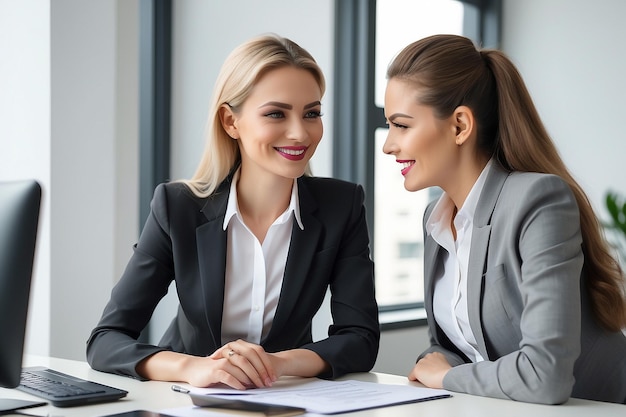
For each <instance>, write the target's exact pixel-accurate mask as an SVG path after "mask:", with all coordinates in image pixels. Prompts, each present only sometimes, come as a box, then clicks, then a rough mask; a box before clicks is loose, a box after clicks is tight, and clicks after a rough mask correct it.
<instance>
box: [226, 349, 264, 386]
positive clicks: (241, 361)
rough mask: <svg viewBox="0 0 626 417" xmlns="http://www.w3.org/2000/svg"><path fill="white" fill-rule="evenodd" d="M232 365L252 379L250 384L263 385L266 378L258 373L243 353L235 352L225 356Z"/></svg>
mask: <svg viewBox="0 0 626 417" xmlns="http://www.w3.org/2000/svg"><path fill="white" fill-rule="evenodd" d="M227 360H228V362H230V363H231V364H232V365H233V366H236V367H237V368H239V369H240V370H241V371H242V372H243V373H245V375H246V376H247V377H248V378H249V379H250V380H251V381H252V384H253V385H254V386H255V387H257V388H261V387H265V386H268V385H267V380H266V379H265V378H264V377H263V376H262V375H261V374H260V373H259V371H258V370H257V369H256V368H255V367H254V365H253V364H252V363H251V362H250V361H249V360H248V358H246V356H244V355H240V354H238V353H235V354H233V355H231V356H229V357H228V358H227Z"/></svg>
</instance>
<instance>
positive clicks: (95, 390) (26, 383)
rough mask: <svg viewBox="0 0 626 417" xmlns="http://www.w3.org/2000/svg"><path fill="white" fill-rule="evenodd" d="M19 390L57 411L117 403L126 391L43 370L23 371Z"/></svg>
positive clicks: (36, 368) (39, 367)
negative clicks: (47, 402) (61, 408)
mask: <svg viewBox="0 0 626 417" xmlns="http://www.w3.org/2000/svg"><path fill="white" fill-rule="evenodd" d="M17 389H18V390H20V391H23V392H27V393H29V394H32V395H34V396H36V397H39V398H43V399H44V400H47V401H49V402H50V403H52V405H54V406H55V407H70V406H77V405H86V404H95V403H102V402H109V401H115V400H118V399H120V398H123V397H125V396H126V394H128V392H127V391H124V390H121V389H118V388H114V387H110V386H108V385H102V384H98V383H96V382H92V381H87V380H85V379H81V378H77V377H74V376H71V375H68V374H64V373H62V372H58V371H55V370H52V369H48V368H45V367H41V366H36V367H30V368H23V369H22V376H21V379H20V385H19V386H18V387H17Z"/></svg>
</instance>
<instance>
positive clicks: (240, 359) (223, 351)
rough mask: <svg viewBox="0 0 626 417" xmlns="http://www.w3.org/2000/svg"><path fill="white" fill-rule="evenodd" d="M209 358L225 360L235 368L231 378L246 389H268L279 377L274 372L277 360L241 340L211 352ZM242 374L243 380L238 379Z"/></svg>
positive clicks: (259, 347) (252, 344)
mask: <svg viewBox="0 0 626 417" xmlns="http://www.w3.org/2000/svg"><path fill="white" fill-rule="evenodd" d="M209 358H210V359H213V360H226V361H227V362H228V363H229V364H230V365H231V366H233V367H235V368H237V372H236V375H233V376H236V377H237V379H238V380H239V381H240V382H241V383H242V384H244V385H247V387H248V388H250V387H256V388H261V387H270V386H272V384H273V383H274V381H276V380H277V379H278V377H279V376H280V375H281V373H279V372H277V370H276V368H277V365H278V360H277V358H275V357H274V356H273V355H271V354H269V353H267V352H265V350H264V349H263V348H262V347H261V346H259V345H255V344H254V343H249V342H246V341H244V340H241V339H240V340H237V341H235V342H230V343H227V344H225V345H224V346H222V347H221V348H219V349H218V350H216V351H215V352H213V354H211V355H210V356H209ZM229 369H230V368H229ZM242 373H243V375H245V378H243V379H242V378H240V376H241V374H242ZM228 385H230V384H228ZM230 386H232V385H230ZM233 388H236V387H233Z"/></svg>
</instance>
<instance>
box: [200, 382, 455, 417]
mask: <svg viewBox="0 0 626 417" xmlns="http://www.w3.org/2000/svg"><path fill="white" fill-rule="evenodd" d="M189 389H190V391H191V392H192V393H195V394H204V395H212V396H216V397H220V398H230V399H233V400H234V399H237V400H243V401H253V402H259V403H268V404H281V405H291V406H295V407H301V408H305V409H306V410H307V412H309V413H316V414H334V413H345V412H350V411H356V410H364V409H369V408H378V407H384V406H390V405H395V404H403V403H412V402H418V401H425V400H432V399H437V398H445V397H449V396H450V392H449V391H446V390H438V389H430V388H422V387H415V386H410V385H390V384H379V383H374V382H363V381H355V380H347V381H328V380H323V379H318V378H288V379H281V380H279V381H278V382H277V383H276V384H275V385H274V386H273V387H271V388H257V389H250V390H246V391H238V390H235V389H232V388H189Z"/></svg>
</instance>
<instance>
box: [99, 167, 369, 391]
mask: <svg viewBox="0 0 626 417" xmlns="http://www.w3.org/2000/svg"><path fill="white" fill-rule="evenodd" d="M231 179H232V177H229V178H227V179H226V180H225V181H224V182H223V183H222V184H221V185H220V186H219V188H218V190H217V191H216V192H215V193H213V194H212V195H211V196H210V197H208V198H198V197H196V196H195V195H194V194H193V193H192V192H191V191H190V190H189V189H188V188H187V186H186V185H184V184H182V183H169V184H161V185H159V186H158V187H157V188H156V190H155V193H154V198H153V200H152V204H151V212H150V215H149V217H148V219H147V221H146V224H145V226H144V229H143V231H142V233H141V236H140V238H139V242H138V243H137V244H136V245H135V247H134V253H133V255H132V257H131V259H130V261H129V263H128V266H127V267H126V270H125V272H124V274H123V275H122V277H121V279H120V281H119V282H118V283H117V285H116V286H115V287H114V288H113V291H112V293H111V299H110V301H109V302H108V304H107V306H106V307H105V309H104V313H103V315H102V318H101V319H100V322H99V323H98V325H97V327H96V328H95V329H94V330H93V331H92V333H91V336H90V337H89V340H88V341H87V360H88V362H89V364H90V365H91V366H92V367H93V368H94V369H97V370H101V371H105V372H112V373H117V374H123V375H129V376H133V377H135V378H139V379H141V377H140V376H139V375H138V374H137V372H136V370H135V367H136V366H137V364H138V363H139V362H140V361H141V360H143V359H144V358H146V357H148V356H150V355H152V354H154V353H156V352H159V351H163V350H172V351H176V352H182V353H187V354H191V355H198V356H206V355H209V354H211V353H212V352H213V351H215V350H216V349H217V348H219V347H220V346H222V344H223V341H221V340H220V335H221V323H222V310H223V303H224V277H225V268H226V239H227V234H226V232H225V231H224V230H223V227H222V225H223V222H224V214H225V211H226V203H227V200H228V194H229V190H230V182H231ZM298 193H299V199H300V212H301V217H302V222H303V224H304V230H301V229H300V228H299V227H298V225H297V223H296V222H294V226H293V229H292V235H291V236H292V238H291V246H290V248H289V253H288V256H287V263H286V266H285V275H284V279H283V287H282V289H281V294H280V299H279V302H278V307H277V309H276V314H275V317H274V321H273V323H272V328H271V330H270V332H269V333H268V335H267V337H265V338H264V339H263V340H262V341H261V346H263V348H264V349H265V350H266V351H268V352H276V351H281V350H287V349H294V348H305V349H309V350H312V351H314V352H316V353H317V354H319V355H320V357H322V359H324V360H325V361H326V362H328V363H329V364H330V367H331V371H330V372H329V373H328V374H326V375H320V376H321V377H326V378H335V377H338V376H340V375H343V374H345V373H349V372H363V371H369V370H370V369H371V368H372V367H373V366H374V362H375V360H376V355H377V354H378V345H379V339H380V330H379V323H378V308H377V304H376V300H375V294H374V270H373V262H372V260H371V257H370V250H369V237H368V231H367V224H366V220H365V208H364V206H363V200H364V193H363V189H362V187H361V186H359V185H355V184H351V183H347V182H343V181H339V180H334V179H327V178H314V177H302V178H299V179H298ZM172 280H174V281H175V282H176V289H177V292H178V298H179V308H178V313H177V315H176V317H175V318H174V320H173V321H172V323H171V325H170V326H169V328H168V329H167V331H166V332H165V334H164V335H163V338H162V340H161V342H160V343H159V346H153V345H150V344H146V343H141V342H139V341H138V340H137V339H138V337H139V334H140V332H141V331H142V330H143V329H144V327H145V326H146V325H147V324H148V321H149V320H150V317H151V315H152V313H153V311H154V309H155V307H156V306H157V304H158V302H159V301H160V300H161V298H162V297H163V296H165V294H166V293H167V290H168V287H169V285H170V283H171V281H172ZM328 287H330V290H331V311H332V316H333V324H332V325H331V326H330V327H329V329H328V335H329V337H328V338H326V339H324V340H320V341H317V342H313V341H312V335H311V321H312V319H313V316H314V315H315V313H316V312H317V311H318V309H319V307H320V305H321V304H322V302H323V299H324V297H325V294H326V292H327V289H328ZM225 342H227V341H225Z"/></svg>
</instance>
